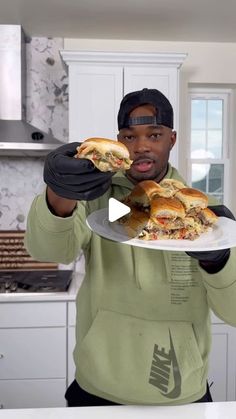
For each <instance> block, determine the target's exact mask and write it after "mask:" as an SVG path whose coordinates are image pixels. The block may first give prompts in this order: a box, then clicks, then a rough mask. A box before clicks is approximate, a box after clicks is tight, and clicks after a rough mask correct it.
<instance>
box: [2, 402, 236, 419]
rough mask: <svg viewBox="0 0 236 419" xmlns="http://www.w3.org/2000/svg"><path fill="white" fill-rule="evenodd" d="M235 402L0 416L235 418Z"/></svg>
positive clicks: (10, 412)
mask: <svg viewBox="0 0 236 419" xmlns="http://www.w3.org/2000/svg"><path fill="white" fill-rule="evenodd" d="M235 417H236V402H218V403H193V404H187V405H182V406H168V407H167V406H155V407H154V406H106V407H105V406H104V407H103V406H99V407H69V408H55V409H54V408H51V409H9V410H2V411H0V419H48V418H50V419H65V418H66V419H78V418H81V419H111V418H112V419H144V418H148V419H154V418H155V419H157V418H158V419H190V418H191V419H222V418H224V419H235Z"/></svg>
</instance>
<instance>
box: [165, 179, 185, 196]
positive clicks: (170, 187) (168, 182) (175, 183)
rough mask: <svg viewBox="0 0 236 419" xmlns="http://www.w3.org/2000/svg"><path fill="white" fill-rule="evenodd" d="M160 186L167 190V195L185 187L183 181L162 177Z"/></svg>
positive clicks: (172, 194) (171, 194)
mask: <svg viewBox="0 0 236 419" xmlns="http://www.w3.org/2000/svg"><path fill="white" fill-rule="evenodd" d="M160 186H161V187H162V188H164V189H165V190H166V192H167V191H168V195H169V196H174V195H175V194H176V192H178V191H179V190H180V189H183V188H186V186H185V185H184V183H183V182H181V181H180V180H177V179H163V180H161V182H160Z"/></svg>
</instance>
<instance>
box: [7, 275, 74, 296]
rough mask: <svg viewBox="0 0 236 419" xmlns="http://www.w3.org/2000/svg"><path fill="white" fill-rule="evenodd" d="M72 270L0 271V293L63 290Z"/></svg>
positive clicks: (66, 286) (66, 285)
mask: <svg viewBox="0 0 236 419" xmlns="http://www.w3.org/2000/svg"><path fill="white" fill-rule="evenodd" d="M72 275H73V271H72V270H48V271H47V270H38V271H37V270H34V271H0V293H13V292H14V293H27V292H38V293H39V292H65V291H66V290H67V289H68V287H69V285H70V283H71V280H72Z"/></svg>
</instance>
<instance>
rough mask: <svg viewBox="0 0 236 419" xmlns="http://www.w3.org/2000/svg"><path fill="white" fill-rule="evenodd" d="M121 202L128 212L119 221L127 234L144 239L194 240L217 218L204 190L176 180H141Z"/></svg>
mask: <svg viewBox="0 0 236 419" xmlns="http://www.w3.org/2000/svg"><path fill="white" fill-rule="evenodd" d="M124 203H125V204H126V205H128V206H129V207H130V208H131V211H130V213H129V214H128V215H127V216H125V217H123V218H122V219H121V221H120V222H121V223H122V224H123V226H124V228H125V230H126V232H127V233H128V235H129V236H130V237H138V238H140V239H143V240H166V239H189V240H194V239H196V238H197V237H199V236H200V234H202V233H204V232H206V231H208V230H209V228H210V227H212V226H213V224H215V223H216V222H217V219H218V217H217V216H216V215H215V213H214V212H213V211H211V210H210V208H208V207H207V205H208V197H207V196H206V195H205V194H204V193H203V192H201V191H199V190H197V189H193V188H188V187H186V186H185V185H184V184H183V183H182V182H180V181H178V180H175V179H164V180H163V181H161V182H160V183H159V184H158V183H156V182H154V181H152V180H145V181H142V182H140V183H138V184H137V185H136V186H135V187H134V189H133V190H132V191H131V193H130V194H129V195H128V196H127V197H126V198H125V200H124Z"/></svg>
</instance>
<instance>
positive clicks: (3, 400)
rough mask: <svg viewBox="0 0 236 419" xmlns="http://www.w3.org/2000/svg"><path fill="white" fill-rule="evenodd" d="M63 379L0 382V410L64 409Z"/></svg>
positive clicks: (64, 385) (64, 381)
mask: <svg viewBox="0 0 236 419" xmlns="http://www.w3.org/2000/svg"><path fill="white" fill-rule="evenodd" d="M65 387H66V380H65V379H52V378H51V379H48V380H45V379H42V380H36V379H35V380H26V379H21V380H0V408H2V409H23V408H43V407H45V408H46V407H65V402H64V393H65Z"/></svg>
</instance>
